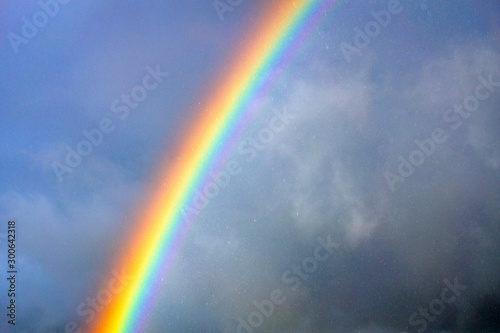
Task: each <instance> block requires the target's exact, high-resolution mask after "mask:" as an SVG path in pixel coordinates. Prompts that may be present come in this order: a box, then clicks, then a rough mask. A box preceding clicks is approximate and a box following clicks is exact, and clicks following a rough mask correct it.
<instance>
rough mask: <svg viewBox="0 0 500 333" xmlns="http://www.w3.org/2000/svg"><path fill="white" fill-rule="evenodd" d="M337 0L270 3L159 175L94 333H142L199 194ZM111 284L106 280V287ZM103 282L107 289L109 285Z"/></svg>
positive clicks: (275, 0) (119, 260) (121, 258)
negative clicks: (122, 279) (122, 280)
mask: <svg viewBox="0 0 500 333" xmlns="http://www.w3.org/2000/svg"><path fill="white" fill-rule="evenodd" d="M338 2H339V1H336V0H323V1H322V0H268V1H265V2H264V4H263V9H262V14H261V15H260V17H259V19H258V20H256V24H255V26H254V27H252V28H251V29H250V34H249V35H250V36H255V37H253V39H251V40H250V41H246V42H245V44H244V46H242V47H241V48H240V49H239V50H237V51H236V54H237V55H236V56H235V57H234V59H235V60H234V61H233V62H232V64H231V66H229V71H226V72H224V74H223V75H221V76H220V77H219V78H218V79H217V80H216V81H215V84H214V85H212V86H213V87H215V88H214V89H213V90H212V91H209V92H208V94H207V97H206V98H205V100H204V101H203V102H202V103H201V104H200V105H201V106H200V107H199V108H198V110H196V111H195V112H194V113H193V114H195V115H196V118H195V119H191V121H190V122H188V124H191V125H187V127H186V128H185V129H184V131H183V133H184V136H183V138H182V139H183V140H182V141H180V143H179V145H177V146H176V149H175V152H174V153H175V154H174V156H176V157H177V158H176V159H175V162H172V163H165V164H164V165H165V166H164V167H163V169H162V170H160V172H159V177H158V181H157V182H156V184H160V186H159V187H158V188H156V189H155V190H154V191H152V192H151V196H150V197H149V198H147V200H146V201H147V204H146V207H147V208H146V209H145V210H144V211H142V212H141V213H140V215H139V216H138V217H137V219H138V223H137V225H135V226H134V227H133V229H132V230H131V231H130V239H128V240H127V241H126V242H125V247H124V250H123V251H121V252H120V253H119V254H118V256H117V258H116V260H115V261H114V264H113V265H112V266H113V268H114V270H119V271H120V272H121V271H124V272H126V273H127V274H128V275H130V276H131V277H132V278H131V281H130V282H129V283H128V284H127V285H126V286H125V287H124V289H123V290H122V291H121V292H120V293H118V294H117V295H114V299H113V300H112V302H111V303H110V304H109V305H108V306H107V308H106V309H104V310H103V311H102V312H101V314H100V315H99V317H98V318H97V319H96V320H95V321H94V323H93V324H92V325H90V326H91V327H89V332H92V333H95V332H102V333H112V332H142V331H144V327H145V325H146V322H147V320H146V317H147V315H148V314H149V312H150V311H151V309H152V307H153V306H154V304H155V297H154V295H155V291H157V289H158V287H159V280H160V278H161V277H164V276H165V275H166V274H167V272H168V270H169V269H170V268H171V267H172V265H173V263H174V260H175V258H176V254H177V253H178V251H179V249H180V247H181V244H182V241H183V239H184V237H185V235H186V233H187V230H188V228H189V226H190V224H191V223H192V222H193V220H194V218H195V216H193V214H185V213H184V212H185V210H186V207H189V206H190V204H191V203H192V201H193V199H194V197H195V193H196V190H197V189H199V188H201V187H202V186H203V184H204V182H205V181H206V180H207V177H208V174H209V172H210V171H211V170H213V169H214V167H215V166H216V165H217V163H218V161H220V160H221V158H222V157H221V156H225V154H227V152H228V151H230V150H231V149H232V148H233V147H234V144H235V142H236V139H237V138H238V134H239V133H241V132H242V129H243V128H244V127H245V126H246V124H247V123H248V122H249V121H250V119H251V118H252V116H253V115H254V114H255V113H256V110H257V109H258V108H257V106H258V105H257V102H256V101H257V100H259V98H257V97H258V96H259V95H263V94H266V93H267V92H268V91H269V89H270V87H271V85H272V83H273V82H274V79H275V78H276V77H277V76H278V75H279V73H280V72H281V70H282V69H284V68H285V67H286V65H287V64H288V63H289V62H290V60H291V59H292V57H293V55H294V54H296V52H297V50H298V49H299V47H300V46H301V44H303V42H304V40H305V39H306V37H307V36H308V35H310V33H311V32H312V31H313V30H314V28H315V27H316V26H317V25H318V24H319V22H320V21H321V20H322V19H323V17H324V16H325V13H326V12H327V11H328V10H329V9H330V8H331V7H332V6H333V4H334V3H338ZM108 280H109V279H108ZM108 280H105V281H108Z"/></svg>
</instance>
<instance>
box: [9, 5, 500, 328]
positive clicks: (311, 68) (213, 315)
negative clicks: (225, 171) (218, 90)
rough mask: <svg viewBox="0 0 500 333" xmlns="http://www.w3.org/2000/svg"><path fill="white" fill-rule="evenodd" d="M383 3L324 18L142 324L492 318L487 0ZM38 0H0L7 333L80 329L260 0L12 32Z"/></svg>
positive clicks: (156, 8) (496, 282)
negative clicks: (12, 253) (142, 90)
mask: <svg viewBox="0 0 500 333" xmlns="http://www.w3.org/2000/svg"><path fill="white" fill-rule="evenodd" d="M273 1H277V2H279V1H284V0H273ZM394 1H395V0H392V1H385V0H367V1H361V0H359V1H338V3H337V4H335V5H334V6H333V7H332V9H331V10H330V11H329V12H327V13H325V14H324V15H323V18H322V20H321V22H320V23H319V25H318V26H317V27H316V28H315V29H314V31H312V33H311V34H310V35H309V36H308V38H307V39H306V40H305V42H304V43H303V44H302V45H301V48H300V49H299V50H298V51H297V53H296V54H295V55H294V57H293V59H292V61H290V63H289V64H288V65H287V67H286V68H285V69H284V70H283V71H282V72H281V73H280V75H279V76H278V77H277V79H276V81H275V82H274V83H273V86H272V89H271V90H270V91H269V92H268V93H267V94H266V95H265V96H263V97H262V101H261V103H260V106H259V110H258V114H259V116H258V117H256V118H255V119H254V120H253V121H252V122H251V123H250V124H249V125H248V126H247V127H246V128H245V131H244V133H243V134H242V136H241V138H240V139H239V141H238V144H237V147H238V148H237V149H235V150H233V151H231V152H230V156H228V159H229V160H232V161H237V162H238V165H239V166H240V167H241V172H240V173H238V174H236V175H234V176H232V177H231V179H230V181H229V184H228V185H227V186H226V187H224V188H223V189H222V190H221V191H220V193H219V194H218V195H217V196H216V197H215V198H213V199H211V200H210V203H209V205H208V206H207V207H206V208H205V209H203V210H202V211H201V213H200V214H199V215H198V216H197V218H196V220H195V221H194V222H193V224H192V226H191V227H190V229H189V231H188V233H187V236H186V238H185V239H184V241H183V243H182V247H181V250H180V251H179V253H178V256H177V258H176V260H175V265H174V266H173V268H172V269H171V270H170V271H169V273H168V274H167V275H165V276H162V277H160V280H161V286H160V288H159V290H158V297H157V299H158V302H157V303H156V304H155V305H154V306H153V308H152V311H151V312H150V313H148V316H147V318H145V319H144V320H145V322H146V325H145V332H224V333H226V332H228V333H229V332H245V333H246V332H276V333H279V332H294V333H295V332H296V333H306V332H318V333H321V332H341V333H343V332H349V333H350V332H359V333H377V332H390V333H393V332H394V333H395V332H397V333H400V332H420V333H422V332H442V333H444V332H446V333H449V332H464V331H468V332H500V320H499V318H500V259H499V258H500V256H499V253H500V245H499V244H500V242H499V241H500V226H499V225H498V221H500V191H499V189H500V117H499V116H498V111H499V109H500V108H499V106H500V49H499V46H500V44H499V36H500V23H499V20H498V17H499V16H500V3H498V2H496V1H487V0H458V1H444V0H436V1H430V0H427V1H426V0H412V1H409V0H408V1H403V0H402V1H401V2H397V1H395V2H394ZM47 3H51V4H53V3H54V2H51V1H49V0H46V1H44V0H42V1H41V2H38V1H32V0H29V1H24V2H22V3H17V2H14V1H9V0H7V1H3V2H1V4H0V22H1V23H0V77H1V78H2V80H0V129H1V130H0V153H1V157H2V162H1V163H0V184H1V187H0V219H1V220H2V222H1V223H0V225H1V226H0V228H2V229H0V248H1V250H0V270H1V271H0V275H1V276H2V279H1V280H0V295H1V298H0V305H1V308H2V311H1V312H2V313H1V316H0V318H1V320H0V331H2V332H33V333H45V332H47V333H52V332H57V333H63V332H82V333H83V332H84V328H85V327H86V325H87V324H89V322H91V321H92V318H91V316H90V315H88V313H90V312H92V311H90V310H89V309H90V308H91V307H90V305H89V303H88V302H89V301H88V300H89V298H90V299H92V298H95V297H96V295H99V293H100V291H101V290H100V289H99V288H100V286H102V283H103V279H105V278H106V277H107V276H109V270H110V267H112V260H113V257H114V255H115V254H116V253H119V252H120V251H121V250H122V249H123V248H124V246H126V244H125V239H127V236H130V235H127V230H130V228H131V227H132V226H134V225H137V224H138V223H140V222H141V221H138V220H137V216H138V214H140V212H141V211H142V210H143V209H144V207H146V206H147V202H145V199H144V198H147V197H148V194H149V193H151V191H152V189H155V188H158V186H160V185H161V184H160V182H161V179H159V178H158V177H157V175H158V169H159V167H160V166H162V165H163V163H167V165H168V163H170V161H175V159H176V155H175V150H174V148H175V146H176V144H177V143H178V142H179V140H183V139H187V138H184V136H183V134H184V132H183V130H182V129H183V128H185V127H186V126H189V122H193V121H196V119H197V118H198V117H199V115H198V114H196V112H195V111H196V110H199V106H200V103H202V101H203V97H204V96H205V95H206V93H207V91H210V90H211V89H213V88H214V84H216V82H217V81H216V79H217V78H218V77H220V75H221V73H225V72H226V71H228V70H230V67H229V66H228V64H230V63H232V62H233V60H234V57H236V56H238V53H237V52H236V50H238V49H239V48H240V47H241V46H242V45H244V44H245V43H246V42H247V41H249V40H251V39H252V38H254V37H255V36H252V35H251V34H250V30H249V27H250V26H251V25H252V24H254V23H255V22H256V20H258V18H259V17H260V16H259V15H260V12H261V9H262V8H263V2H261V1H257V0H255V1H249V0H243V1H241V2H238V1H220V3H224V4H225V5H226V6H230V8H231V9H232V10H228V11H224V12H221V10H220V9H219V10H218V9H217V8H216V6H214V3H215V2H214V1H211V0H192V1H161V2H159V1H152V0H146V1H140V2H133V1H127V0H125V1H115V0H111V1H101V0H94V1H88V2H78V1H68V2H67V3H65V4H63V3H64V1H61V3H58V5H57V8H58V10H55V9H54V8H55V7H54V6H53V7H51V8H52V9H48V10H53V12H52V14H53V15H52V16H50V17H49V16H46V17H47V23H46V25H44V26H43V27H41V28H39V29H38V31H37V32H32V31H31V33H32V34H33V35H34V36H32V37H30V38H25V36H24V35H23V34H26V33H28V34H29V33H30V31H28V30H29V29H28V30H26V28H25V29H24V31H22V30H23V25H24V24H25V22H26V21H25V20H32V19H33V15H36V13H38V12H40V10H41V9H40V8H42V7H41V6H45V4H47ZM229 3H233V4H234V5H230V4H229ZM394 3H396V5H394ZM391 4H392V5H394V7H391ZM219 8H220V7H219ZM387 8H392V9H394V12H393V13H392V14H391V16H390V19H388V20H386V21H382V23H383V24H382V25H380V24H378V23H375V24H374V23H373V22H375V17H374V14H373V13H380V12H381V11H385V12H387V10H388V9H387ZM396 8H397V9H396ZM375 15H376V14H375ZM379 19H381V18H380V17H379ZM382 20H383V19H382ZM376 26H378V27H379V29H378V30H374V31H375V32H373V33H372V35H371V36H367V35H366V34H363V31H366V30H365V29H370V27H376ZM359 31H361V34H359ZM14 34H15V35H16V36H17V37H13V36H14ZM23 36H24V37H23ZM363 36H365V37H363ZM16 38H18V39H16ZM20 40H24V42H20ZM152 73H154V75H153V74H152ZM147 75H149V77H150V79H148V80H146V82H145V81H144V80H145V79H144V78H145V77H146V76H147ZM141 85H144V86H146V85H149V86H150V87H152V88H151V89H148V90H147V96H146V97H144V99H143V100H141V101H140V102H138V103H136V104H134V103H133V102H131V103H132V105H133V106H129V107H125V105H126V102H123V100H122V101H120V99H121V98H122V97H121V96H122V95H123V94H130V93H131V91H133V89H134V88H136V87H137V86H141ZM153 86H154V87H153ZM117 100H118V102H117V104H115V107H116V108H112V105H113V103H114V102H115V101H117ZM119 106H121V107H122V108H121V109H118V107H119ZM276 119H280V121H281V122H280V123H279V125H276V124H277V123H278V121H277V120H276ZM96 129H100V130H101V133H102V137H99V135H97V136H94V137H92V138H93V139H92V140H94V141H95V142H96V144H92V145H91V146H85V144H81V142H83V141H84V140H86V138H87V139H88V136H92V134H91V133H96V132H95V130H96ZM85 133H87V134H85ZM89 133H90V134H89ZM269 133H272V134H271V137H270V138H269V135H270V134H269ZM86 135H87V137H86ZM89 140H90V139H89ZM78 147H80V149H81V150H84V151H85V149H87V150H86V152H87V154H86V155H87V156H82V157H81V158H80V159H78V158H76V159H75V158H74V157H73V160H72V159H71V158H70V159H69V162H70V163H68V154H70V153H69V152H71V151H72V150H78V149H79V148H78ZM165 161H166V162H165ZM70 164H71V166H70ZM61 165H63V166H64V167H63V168H61ZM56 166H57V167H56ZM10 220H15V221H16V250H17V252H16V262H17V263H16V264H17V268H18V274H17V279H16V289H17V293H16V306H17V307H16V310H17V314H16V325H15V327H13V325H11V324H9V323H8V317H7V316H6V314H7V309H6V306H7V302H8V299H9V297H7V290H8V289H9V285H10V282H8V280H7V279H6V278H4V276H7V273H6V272H7V253H8V252H7V250H8V246H7V244H8V243H7V237H6V235H7V221H10ZM117 274H118V275H119V276H121V280H122V282H123V283H127V282H126V281H127V280H128V279H133V277H126V276H125V275H126V274H125V275H124V273H123V272H122V273H121V274H120V273H117ZM269 300H272V301H271V303H270V301H269ZM256 304H257V305H256ZM270 304H271V305H270ZM78 309H80V310H78ZM82 310H88V311H87V312H86V313H87V315H82ZM83 312H84V311H83ZM93 312H94V313H96V312H99V310H98V307H96V308H95V310H93ZM68 327H72V328H68ZM78 330H80V331H78Z"/></svg>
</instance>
